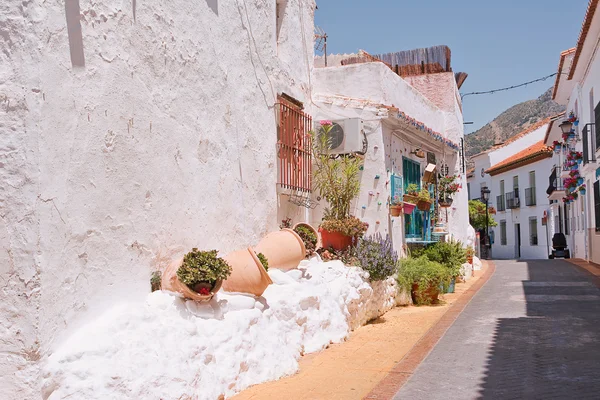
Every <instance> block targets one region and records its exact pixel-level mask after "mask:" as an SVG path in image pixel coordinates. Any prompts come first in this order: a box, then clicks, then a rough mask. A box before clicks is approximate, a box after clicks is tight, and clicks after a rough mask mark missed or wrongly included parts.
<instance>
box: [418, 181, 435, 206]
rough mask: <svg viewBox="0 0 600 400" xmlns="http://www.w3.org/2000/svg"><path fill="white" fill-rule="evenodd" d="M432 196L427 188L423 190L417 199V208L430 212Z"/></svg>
mask: <svg viewBox="0 0 600 400" xmlns="http://www.w3.org/2000/svg"><path fill="white" fill-rule="evenodd" d="M431 203H432V201H431V195H430V194H429V190H428V189H427V188H425V187H423V188H421V190H420V191H419V195H418V198H417V208H418V209H419V210H421V211H429V209H430V208H431Z"/></svg>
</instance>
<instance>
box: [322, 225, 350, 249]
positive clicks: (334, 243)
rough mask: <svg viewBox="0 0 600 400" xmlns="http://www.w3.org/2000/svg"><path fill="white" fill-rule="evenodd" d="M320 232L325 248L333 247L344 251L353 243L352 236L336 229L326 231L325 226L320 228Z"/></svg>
mask: <svg viewBox="0 0 600 400" xmlns="http://www.w3.org/2000/svg"><path fill="white" fill-rule="evenodd" d="M319 232H321V240H322V241H323V248H324V249H328V248H330V247H333V248H334V249H335V250H341V251H343V250H346V249H347V248H348V247H350V246H351V245H352V236H346V235H344V234H342V233H340V232H335V231H326V230H325V229H323V228H319Z"/></svg>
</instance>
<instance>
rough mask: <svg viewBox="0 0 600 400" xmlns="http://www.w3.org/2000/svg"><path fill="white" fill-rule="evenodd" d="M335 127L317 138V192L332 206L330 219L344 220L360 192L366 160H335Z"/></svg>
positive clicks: (352, 158)
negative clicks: (332, 145)
mask: <svg viewBox="0 0 600 400" xmlns="http://www.w3.org/2000/svg"><path fill="white" fill-rule="evenodd" d="M331 127H332V125H323V131H322V132H321V133H320V134H318V135H316V134H315V133H314V132H312V133H311V135H312V137H313V141H312V142H313V161H314V163H315V168H314V172H313V175H314V179H313V182H314V184H315V188H316V190H317V191H318V192H319V195H320V196H321V197H323V198H324V199H325V200H326V201H327V203H328V204H329V209H328V210H327V212H326V214H327V216H328V218H329V219H338V220H344V219H346V218H348V217H349V216H350V202H351V201H352V200H353V199H354V198H355V197H356V196H358V194H359V193H360V178H359V174H360V166H361V165H362V160H360V159H359V158H358V157H353V156H339V157H332V154H331V152H330V144H331V137H330V135H329V132H330V131H331Z"/></svg>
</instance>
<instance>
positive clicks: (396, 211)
mask: <svg viewBox="0 0 600 400" xmlns="http://www.w3.org/2000/svg"><path fill="white" fill-rule="evenodd" d="M400 214H402V205H401V204H395V205H391V206H390V215H391V216H392V217H399V216H400Z"/></svg>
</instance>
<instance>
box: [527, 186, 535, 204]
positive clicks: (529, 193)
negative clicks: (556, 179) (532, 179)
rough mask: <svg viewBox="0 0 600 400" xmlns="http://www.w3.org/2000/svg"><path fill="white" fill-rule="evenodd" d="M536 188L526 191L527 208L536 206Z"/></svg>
mask: <svg viewBox="0 0 600 400" xmlns="http://www.w3.org/2000/svg"><path fill="white" fill-rule="evenodd" d="M535 204H536V202H535V188H534V187H531V188H527V189H525V205H526V206H535Z"/></svg>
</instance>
